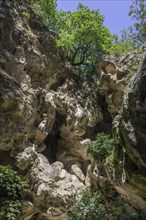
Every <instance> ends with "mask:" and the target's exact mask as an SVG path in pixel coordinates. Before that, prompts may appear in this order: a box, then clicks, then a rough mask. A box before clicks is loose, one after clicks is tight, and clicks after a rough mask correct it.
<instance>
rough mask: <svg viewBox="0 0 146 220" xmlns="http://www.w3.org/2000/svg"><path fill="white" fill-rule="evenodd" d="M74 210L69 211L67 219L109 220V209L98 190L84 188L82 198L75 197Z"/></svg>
mask: <svg viewBox="0 0 146 220" xmlns="http://www.w3.org/2000/svg"><path fill="white" fill-rule="evenodd" d="M73 205H74V208H75V211H74V212H69V213H68V217H67V220H93V219H94V220H107V219H108V218H107V216H108V213H107V210H106V208H105V206H104V204H103V201H102V199H101V197H100V196H99V194H98V192H95V193H92V192H91V190H90V189H89V188H86V189H85V190H83V195H82V198H81V199H79V198H74V199H73Z"/></svg>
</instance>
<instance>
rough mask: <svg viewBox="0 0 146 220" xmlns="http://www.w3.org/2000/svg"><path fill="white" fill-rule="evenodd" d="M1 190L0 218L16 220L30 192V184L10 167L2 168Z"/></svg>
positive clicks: (0, 168) (0, 169) (0, 167)
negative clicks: (23, 200)
mask: <svg viewBox="0 0 146 220" xmlns="http://www.w3.org/2000/svg"><path fill="white" fill-rule="evenodd" d="M0 189H1V190H0V198H1V201H2V204H1V205H0V208H1V211H0V216H4V217H6V219H7V220H15V219H16V216H17V215H18V214H19V213H20V210H21V201H22V199H23V198H24V197H26V195H27V194H28V192H29V190H28V184H27V183H26V182H25V181H22V179H21V177H20V176H19V175H18V174H17V172H16V171H14V170H12V169H11V167H10V166H0Z"/></svg>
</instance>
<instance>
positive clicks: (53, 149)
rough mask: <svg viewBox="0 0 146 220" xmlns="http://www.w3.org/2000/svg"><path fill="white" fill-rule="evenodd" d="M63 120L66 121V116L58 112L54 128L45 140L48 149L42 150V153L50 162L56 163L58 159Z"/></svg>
mask: <svg viewBox="0 0 146 220" xmlns="http://www.w3.org/2000/svg"><path fill="white" fill-rule="evenodd" d="M63 121H65V116H64V115H61V114H59V113H56V119H55V122H54V125H53V127H52V130H51V132H50V133H49V134H48V136H47V138H46V140H45V141H44V143H45V145H46V149H45V150H44V151H43V152H42V154H43V155H44V156H45V157H46V158H47V159H48V160H49V163H50V164H52V163H54V162H55V161H56V160H57V158H56V155H57V152H58V143H59V140H60V139H61V136H60V128H61V125H62V123H63Z"/></svg>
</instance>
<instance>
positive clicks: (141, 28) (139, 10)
mask: <svg viewBox="0 0 146 220" xmlns="http://www.w3.org/2000/svg"><path fill="white" fill-rule="evenodd" d="M129 16H131V18H132V20H134V21H135V23H134V26H133V27H131V28H132V35H131V36H132V37H133V39H134V42H135V43H136V42H137V41H138V42H139V43H141V44H144V42H145V41H146V1H145V0H133V2H132V5H131V7H130V11H129Z"/></svg>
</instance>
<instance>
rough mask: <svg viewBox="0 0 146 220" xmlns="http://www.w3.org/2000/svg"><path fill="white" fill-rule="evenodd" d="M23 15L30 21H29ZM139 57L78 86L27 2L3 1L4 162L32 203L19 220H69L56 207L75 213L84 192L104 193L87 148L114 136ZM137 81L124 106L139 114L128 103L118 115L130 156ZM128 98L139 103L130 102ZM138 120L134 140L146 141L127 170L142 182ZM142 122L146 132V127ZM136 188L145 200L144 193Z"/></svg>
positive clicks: (111, 61) (0, 132)
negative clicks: (75, 199)
mask: <svg viewBox="0 0 146 220" xmlns="http://www.w3.org/2000/svg"><path fill="white" fill-rule="evenodd" d="M25 12H27V13H29V14H30V18H29V19H28V18H27V17H26V16H25ZM141 57H142V53H134V54H132V55H127V56H125V57H122V58H120V57H119V58H117V60H116V58H115V57H106V58H105V59H104V60H103V62H102V63H101V64H100V65H99V66H100V69H101V70H102V72H101V73H100V75H101V79H100V81H99V82H97V85H95V84H94V85H92V86H91V85H90V84H89V82H88V81H86V82H83V83H82V84H81V83H79V82H78V80H76V78H77V75H76V73H75V71H74V69H73V67H72V66H71V64H70V63H69V62H68V60H67V59H66V57H65V56H64V52H63V49H61V48H57V46H56V43H55V37H54V36H53V35H52V34H51V33H49V31H48V29H47V28H46V27H45V26H43V25H42V24H41V21H40V18H39V17H37V16H36V15H35V14H34V13H33V11H32V10H31V9H30V8H29V7H28V5H27V3H26V2H25V3H24V2H23V1H20V0H11V1H9V0H8V1H5V0H0V79H1V80H0V122H1V123H0V153H1V154H0V163H1V164H11V165H12V166H13V168H14V169H15V168H16V167H17V169H19V171H20V172H21V173H22V174H23V176H24V177H25V179H27V181H28V182H29V184H30V188H31V192H32V202H30V201H25V202H24V207H23V211H22V215H21V217H19V219H21V220H27V219H30V220H33V219H34V220H36V219H37V220H39V219H42V220H47V219H49V220H55V219H56V220H59V219H60V220H61V219H64V218H65V214H64V213H62V212H61V210H60V209H59V207H61V206H64V207H67V208H68V207H70V198H71V197H72V196H73V195H75V194H78V195H80V193H81V190H82V189H83V188H84V187H85V186H93V185H94V187H95V188H96V187H97V188H98V187H102V186H101V185H103V186H104V187H105V185H106V184H107V181H108V180H107V178H105V181H104V178H103V177H102V176H101V182H100V178H99V176H97V175H96V167H92V166H91V164H90V160H89V158H88V157H87V155H86V154H85V148H86V145H87V144H88V143H89V142H90V139H94V138H95V136H96V133H97V132H103V131H105V132H106V133H109V134H111V130H112V126H111V124H112V121H111V119H112V118H113V119H114V118H115V116H116V115H117V114H119V112H120V110H121V108H122V102H123V98H124V96H123V95H124V92H125V91H126V86H127V84H128V79H130V77H131V74H132V73H133V72H134V71H136V70H137V66H138V64H139V61H140V60H141ZM144 71H145V70H144ZM141 74H143V73H141ZM139 78H140V79H139ZM136 79H137V80H135V81H134V82H135V83H134V84H132V86H133V85H134V87H130V88H131V90H128V93H127V96H125V97H127V98H125V102H124V103H129V100H130V103H131V102H132V104H131V106H132V105H134V106H133V108H135V104H134V100H135V101H136V103H137V105H138V106H139V107H136V108H135V111H133V110H130V108H129V109H128V110H127V107H126V106H130V105H129V104H128V105H127V104H125V105H124V107H123V110H122V111H121V113H120V114H121V116H120V117H121V118H120V122H121V124H120V125H119V130H120V135H119V136H120V138H121V140H122V142H121V143H122V147H125V146H127V148H125V149H131V148H132V147H133V146H134V145H132V144H133V142H131V139H128V138H127V137H126V135H127V133H125V131H127V130H126V129H127V128H128V126H126V124H125V123H128V125H129V122H128V121H126V120H131V119H130V118H128V119H127V118H125V117H127V116H125V110H124V109H126V112H127V111H130V113H128V115H129V114H130V117H133V116H134V115H135V114H136V115H138V113H139V112H141V114H142V118H143V117H145V115H144V114H145V101H144V100H145V95H144V94H145V92H146V91H145V87H144V86H145V84H143V83H145V75H143V76H142V77H141V76H140V75H137V78H136ZM131 91H132V92H133V93H131ZM137 91H138V93H137ZM131 94H134V95H132V97H133V96H134V97H136V98H135V99H134V98H133V99H131V96H130V95H131ZM137 94H138V95H137ZM126 100H127V101H126ZM137 101H138V102H137ZM123 114H124V116H123ZM136 119H137V118H134V119H132V120H133V122H132V123H133V125H132V126H133V128H134V129H137V128H139V129H138V130H137V133H136V140H137V141H138V142H140V140H142V138H143V142H140V143H141V148H140V147H139V146H140V145H139V143H138V142H137V143H138V144H136V145H135V146H136V147H135V148H136V151H137V152H136V154H135V150H132V154H130V156H131V155H132V156H131V157H132V160H133V162H130V163H132V164H133V163H134V164H136V165H135V167H136V168H135V170H134V172H135V171H136V169H137V167H138V172H139V174H141V175H142V178H141V177H140V180H141V181H143V177H144V174H143V173H144V172H145V154H146V153H145V145H144V143H146V140H145V136H144V134H145V133H144V132H145V130H144V129H143V128H140V126H139V125H140V124H139V123H137V121H135V120H136ZM122 120H123V121H122ZM124 120H125V121H124ZM141 120H142V119H141ZM140 123H143V126H145V121H144V120H142V121H141V122H140ZM116 125H117V124H116ZM123 125H124V126H126V128H125V127H124V126H123ZM137 126H138V127H137ZM131 131H132V130H131ZM131 134H132V135H134V134H133V133H131ZM130 137H131V136H130ZM137 138H138V139H137ZM124 140H128V142H127V143H128V144H127V143H126V142H124ZM133 140H134V139H133ZM133 140H132V141H133ZM125 143H126V144H125ZM127 154H128V155H129V151H127ZM129 158H130V157H129ZM128 161H131V160H130V159H128ZM128 163H129V162H128ZM126 166H127V168H126V170H127V175H129V181H131V182H132V184H133V183H134V184H136V182H134V181H135V179H134V180H133V179H132V178H133V177H132V178H131V177H130V174H129V173H130V172H131V171H130V168H131V166H129V167H128V165H127V163H126ZM134 172H133V174H134ZM138 177H139V176H138ZM97 179H98V180H99V184H97ZM139 188H140V193H139V194H140V195H141V196H143V197H145V193H142V192H144V190H145V187H144V186H143V185H140V187H139ZM141 189H142V190H143V189H144V190H143V191H141Z"/></svg>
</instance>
